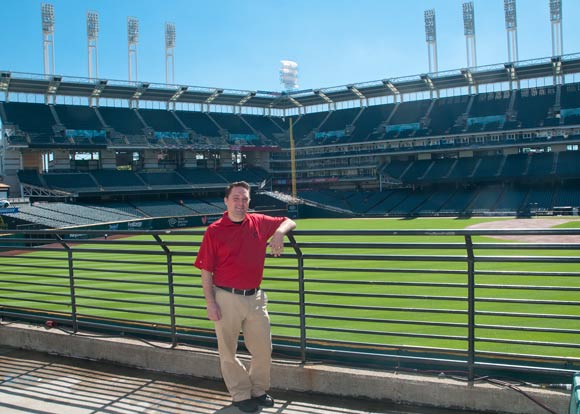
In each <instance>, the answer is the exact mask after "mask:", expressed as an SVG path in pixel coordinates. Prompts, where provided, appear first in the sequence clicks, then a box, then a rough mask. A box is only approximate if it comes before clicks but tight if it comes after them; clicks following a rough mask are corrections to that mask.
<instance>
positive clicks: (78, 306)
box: [77, 304, 169, 322]
mask: <svg viewBox="0 0 580 414" xmlns="http://www.w3.org/2000/svg"><path fill="white" fill-rule="evenodd" d="M77 309H79V310H80V309H98V310H108V311H115V312H122V313H133V314H139V315H149V316H163V317H166V318H169V314H167V313H159V312H150V311H143V310H134V309H115V308H108V307H106V306H94V305H79V304H77ZM77 316H78V317H79V318H81V317H83V316H85V317H87V318H90V317H94V315H87V314H83V313H81V312H78V313H77ZM132 322H134V321H132Z"/></svg>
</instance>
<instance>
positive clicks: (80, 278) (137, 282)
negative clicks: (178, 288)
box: [75, 272, 167, 287]
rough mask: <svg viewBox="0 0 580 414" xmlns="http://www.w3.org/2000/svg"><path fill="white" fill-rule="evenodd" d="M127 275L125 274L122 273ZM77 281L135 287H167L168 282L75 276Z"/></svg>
mask: <svg viewBox="0 0 580 414" xmlns="http://www.w3.org/2000/svg"><path fill="white" fill-rule="evenodd" d="M122 273H125V272H122ZM75 280H76V281H78V282H81V281H86V282H95V283H101V282H115V283H126V284H133V285H145V286H167V282H154V281H147V282H146V281H144V280H127V279H122V280H119V279H107V278H100V277H99V278H94V277H84V276H75ZM80 287H82V286H80Z"/></svg>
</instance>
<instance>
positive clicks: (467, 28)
mask: <svg viewBox="0 0 580 414" xmlns="http://www.w3.org/2000/svg"><path fill="white" fill-rule="evenodd" d="M463 33H464V34H465V47H466V52H467V67H468V68H474V67H476V66H477V55H476V52H475V12H474V10H473V1H468V2H466V3H463Z"/></svg>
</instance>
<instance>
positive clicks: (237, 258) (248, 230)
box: [194, 211, 286, 289]
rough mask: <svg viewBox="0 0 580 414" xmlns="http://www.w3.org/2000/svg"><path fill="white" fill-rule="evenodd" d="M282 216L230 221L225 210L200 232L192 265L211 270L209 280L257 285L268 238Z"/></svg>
mask: <svg viewBox="0 0 580 414" xmlns="http://www.w3.org/2000/svg"><path fill="white" fill-rule="evenodd" d="M284 220H286V217H271V216H266V215H264V214H257V213H254V214H246V217H245V218H244V220H243V221H242V222H241V223H234V222H232V221H231V220H230V218H229V217H228V213H227V211H226V212H225V213H224V215H223V216H222V218H220V219H219V220H217V221H215V222H214V223H212V224H210V226H209V227H208V228H207V230H206V231H205V234H204V235H203V241H202V242H201V246H200V248H199V252H198V253H197V258H196V260H195V264H194V265H195V267H197V268H199V269H204V270H207V271H209V272H212V273H213V283H214V285H217V286H225V287H230V288H235V289H254V288H256V287H258V286H260V283H261V282H262V277H263V274H264V261H265V260H266V247H267V245H268V240H269V239H270V237H272V235H273V234H274V232H275V231H276V229H277V228H278V227H279V226H280V224H281V223H282V222H283V221H284Z"/></svg>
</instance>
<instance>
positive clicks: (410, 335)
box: [308, 326, 466, 341]
mask: <svg viewBox="0 0 580 414" xmlns="http://www.w3.org/2000/svg"><path fill="white" fill-rule="evenodd" d="M308 330H311V331H323V332H338V333H350V334H358V335H376V336H396V337H404V338H424V339H444V340H452V341H465V339H466V337H465V336H457V335H435V334H433V335H429V334H419V333H409V332H383V331H357V330H356V329H340V328H331V327H324V326H309V327H308Z"/></svg>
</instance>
